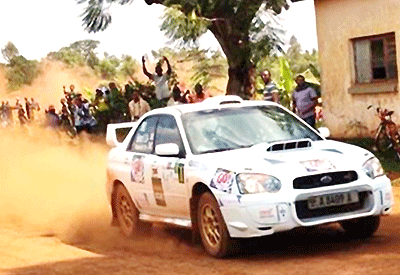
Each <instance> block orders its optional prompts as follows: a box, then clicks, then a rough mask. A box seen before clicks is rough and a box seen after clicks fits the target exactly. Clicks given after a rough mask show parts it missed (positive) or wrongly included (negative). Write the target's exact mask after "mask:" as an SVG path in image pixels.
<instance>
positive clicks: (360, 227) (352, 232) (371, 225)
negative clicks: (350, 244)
mask: <svg viewBox="0 0 400 275" xmlns="http://www.w3.org/2000/svg"><path fill="white" fill-rule="evenodd" d="M379 224H380V216H369V217H363V218H358V219H352V220H347V221H342V222H341V223H340V225H341V226H342V228H343V229H344V230H345V231H346V234H347V235H349V236H351V237H356V238H368V237H371V236H372V235H373V234H374V233H375V232H376V231H377V230H378V227H379Z"/></svg>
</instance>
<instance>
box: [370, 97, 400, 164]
mask: <svg viewBox="0 0 400 275" xmlns="http://www.w3.org/2000/svg"><path fill="white" fill-rule="evenodd" d="M371 107H373V106H372V105H370V106H368V108H367V109H370V108H371ZM376 113H377V116H378V118H379V119H380V121H381V122H380V123H379V126H378V128H377V129H376V132H375V136H374V143H375V147H376V149H377V151H378V152H382V153H383V152H387V151H389V150H390V149H393V151H394V152H395V156H396V159H397V160H400V134H399V132H398V131H397V125H396V123H394V122H393V120H392V115H393V113H394V111H389V110H388V109H381V108H380V107H377V108H376Z"/></svg>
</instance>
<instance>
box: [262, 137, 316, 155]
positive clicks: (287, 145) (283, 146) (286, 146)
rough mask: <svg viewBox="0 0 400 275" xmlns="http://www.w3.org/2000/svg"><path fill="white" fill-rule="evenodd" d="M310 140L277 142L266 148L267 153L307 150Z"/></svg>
mask: <svg viewBox="0 0 400 275" xmlns="http://www.w3.org/2000/svg"><path fill="white" fill-rule="evenodd" d="M311 145H312V144H311V140H310V139H300V140H294V141H286V142H277V143H274V144H272V145H271V146H269V147H268V148H267V151H269V152H271V151H283V150H290V149H298V148H307V147H311Z"/></svg>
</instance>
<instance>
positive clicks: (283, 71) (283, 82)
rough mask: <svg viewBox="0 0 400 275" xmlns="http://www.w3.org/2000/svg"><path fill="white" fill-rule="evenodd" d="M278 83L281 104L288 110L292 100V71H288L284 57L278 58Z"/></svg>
mask: <svg viewBox="0 0 400 275" xmlns="http://www.w3.org/2000/svg"><path fill="white" fill-rule="evenodd" d="M279 70H280V81H279V82H278V85H277V86H278V88H279V89H280V98H281V104H282V105H283V106H285V107H286V108H290V102H291V99H292V91H293V89H294V86H295V82H294V80H293V75H292V71H291V70H290V66H289V62H288V61H287V59H286V58H285V57H280V58H279Z"/></svg>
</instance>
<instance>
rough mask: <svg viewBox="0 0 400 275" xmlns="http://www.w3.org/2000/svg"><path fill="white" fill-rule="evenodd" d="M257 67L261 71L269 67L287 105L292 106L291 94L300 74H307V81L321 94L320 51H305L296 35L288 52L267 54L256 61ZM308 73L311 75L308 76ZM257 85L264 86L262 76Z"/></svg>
mask: <svg viewBox="0 0 400 275" xmlns="http://www.w3.org/2000/svg"><path fill="white" fill-rule="evenodd" d="M256 67H257V71H259V72H261V71H263V70H264V69H269V71H270V72H271V75H272V79H273V80H274V81H275V83H276V84H277V86H278V88H279V89H280V93H281V103H282V104H283V105H284V106H286V107H290V99H291V94H292V91H293V89H294V87H295V86H296V83H295V82H294V78H295V77H296V76H297V75H299V74H302V75H303V76H305V78H306V81H309V83H308V84H309V85H310V86H311V87H312V88H313V89H314V90H315V91H316V92H317V94H318V95H319V96H320V95H321V88H320V85H319V83H320V75H321V73H320V67H319V62H318V52H317V51H316V50H313V51H312V52H311V53H310V52H308V51H305V52H303V50H302V49H301V46H300V44H299V43H298V41H297V39H296V37H294V36H293V37H292V38H291V39H290V44H289V48H288V50H287V51H286V52H282V53H281V54H279V55H278V54H274V55H270V56H265V57H263V58H261V59H260V60H259V61H258V62H257V63H256ZM308 75H310V77H307V76H308ZM311 78H312V79H311ZM310 80H312V81H310ZM311 82H315V83H311ZM257 87H258V88H261V87H263V83H262V81H261V78H260V77H259V78H257Z"/></svg>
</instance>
